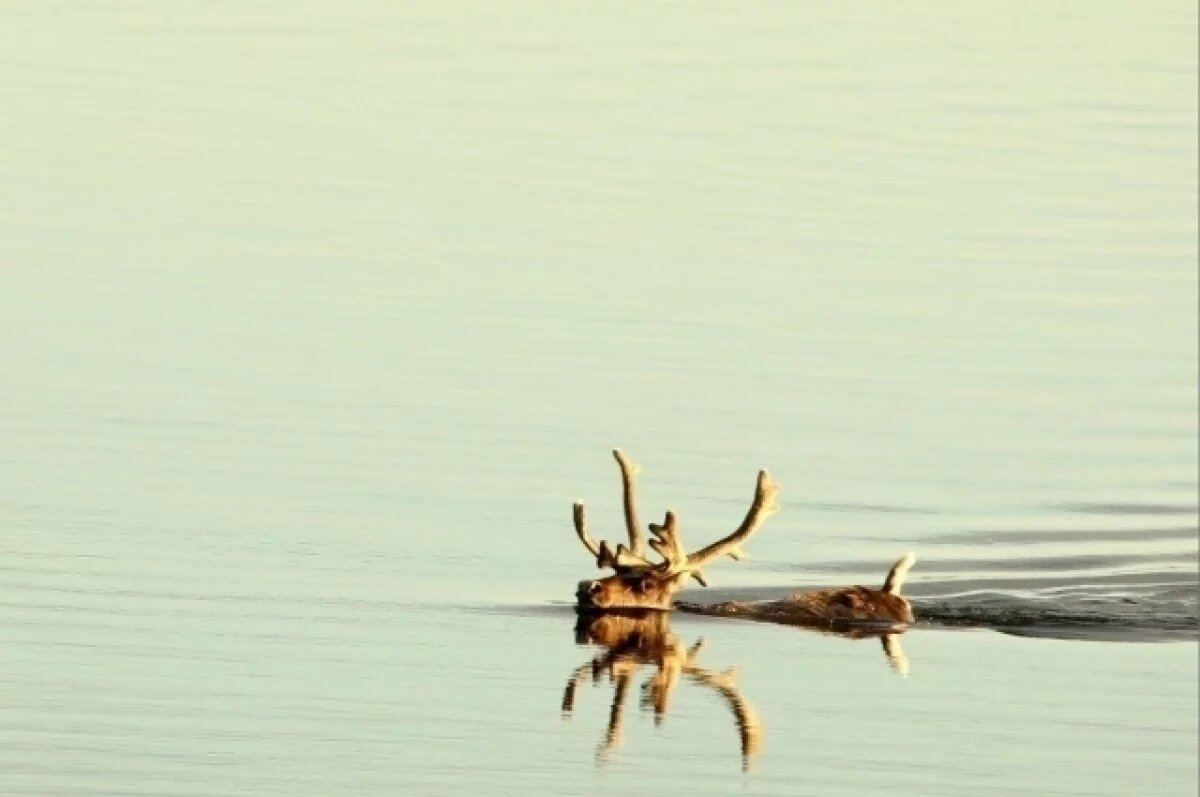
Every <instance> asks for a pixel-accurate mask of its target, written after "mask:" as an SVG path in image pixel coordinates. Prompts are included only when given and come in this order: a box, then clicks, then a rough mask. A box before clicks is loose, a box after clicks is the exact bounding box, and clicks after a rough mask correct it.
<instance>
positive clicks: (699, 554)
mask: <svg viewBox="0 0 1200 797" xmlns="http://www.w3.org/2000/svg"><path fill="white" fill-rule="evenodd" d="M778 495H779V485H778V484H775V483H774V482H772V481H771V474H769V473H767V471H765V470H760V471H759V472H758V484H757V486H756V487H755V490H754V501H753V503H751V504H750V510H749V511H748V512H747V513H746V518H745V520H743V521H742V525H740V526H738V529H737V531H735V532H733V533H732V534H730V535H729V536H728V537H725V538H723V539H720V540H717V541H716V542H714V543H712V544H711V545H707V546H705V547H703V548H701V549H700V550H698V551H696V552H695V553H693V554H691V555H690V556H688V557H687V564H686V567H687V569H689V570H695V569H698V568H701V567H703V566H704V565H706V564H708V563H709V562H711V561H712V560H714V559H716V558H718V557H720V556H724V555H725V554H729V555H730V556H732V557H733V558H735V559H740V558H743V557H744V556H745V554H744V553H743V552H742V551H741V549H740V548H739V546H740V545H741V544H742V543H744V542H745V541H746V540H748V539H749V538H750V536H751V535H752V534H754V532H756V531H758V528H759V527H760V526H761V525H762V524H763V521H765V520H766V519H767V518H768V517H770V516H771V515H773V514H774V513H775V512H777V511H779V505H778V504H777V503H776V502H775V499H776V497H777V496H778Z"/></svg>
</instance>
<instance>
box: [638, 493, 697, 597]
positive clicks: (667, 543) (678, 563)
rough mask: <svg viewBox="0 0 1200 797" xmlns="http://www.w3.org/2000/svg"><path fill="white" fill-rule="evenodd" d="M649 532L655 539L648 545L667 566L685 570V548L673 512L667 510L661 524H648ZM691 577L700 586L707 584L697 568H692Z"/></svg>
mask: <svg viewBox="0 0 1200 797" xmlns="http://www.w3.org/2000/svg"><path fill="white" fill-rule="evenodd" d="M650 533H651V534H653V535H654V537H655V539H653V540H650V547H651V548H653V549H654V550H655V551H657V552H658V555H659V556H661V557H662V558H663V560H664V561H665V562H666V564H667V567H668V568H670V569H671V571H672V572H674V571H677V570H678V571H683V570H687V569H688V568H687V559H688V555H687V550H686V549H685V548H684V547H683V542H682V541H681V540H680V538H679V528H678V523H677V522H676V518H675V513H674V512H672V511H671V510H669V509H668V510H667V514H666V517H665V518H663V522H662V525H661V526H660V525H659V524H657V523H651V524H650ZM689 575H691V577H692V578H694V579H696V581H697V582H698V583H699V584H700V586H702V587H707V586H708V581H706V580H705V578H704V574H703V573H701V572H700V570H699V569H698V568H696V569H693V570H692V571H691V573H690V574H689Z"/></svg>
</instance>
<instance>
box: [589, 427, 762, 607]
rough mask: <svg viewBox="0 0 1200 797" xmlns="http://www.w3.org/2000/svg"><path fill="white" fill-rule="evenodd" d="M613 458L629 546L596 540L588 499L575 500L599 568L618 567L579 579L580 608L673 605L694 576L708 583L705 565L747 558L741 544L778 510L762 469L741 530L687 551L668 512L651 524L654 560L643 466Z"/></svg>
mask: <svg viewBox="0 0 1200 797" xmlns="http://www.w3.org/2000/svg"><path fill="white" fill-rule="evenodd" d="M613 456H614V457H615V458H616V460H617V464H618V465H619V466H620V468H621V484H622V492H623V494H624V508H625V529H626V532H627V533H628V535H629V547H625V546H624V545H620V544H618V545H617V547H616V549H615V550H613V549H612V548H609V546H608V543H607V542H605V541H601V542H600V543H599V544H597V543H596V541H595V540H594V539H592V536H591V535H590V534H589V533H588V528H587V516H586V514H585V512H584V507H583V502H582V501H576V502H575V511H574V518H575V533H576V534H577V535H578V536H579V541H580V542H582V543H583V547H584V548H586V549H587V550H588V552H589V553H590V554H592V555H593V556H594V557H596V566H597V567H600V568H611V569H612V570H613V575H611V576H608V577H606V578H601V579H596V580H587V581H581V582H579V587H578V589H577V590H576V593H575V597H576V605H577V606H578V608H580V609H584V610H609V609H663V610H666V609H670V608H671V603H672V601H673V600H674V597H675V593H677V592H679V590H681V589H682V588H683V586H684V584H686V583H687V581H688V579H689V578H690V579H695V580H696V581H697V582H698V583H699V584H700V585H701V586H708V582H707V581H706V580H705V577H704V574H703V572H701V568H702V567H704V566H705V565H707V564H709V563H710V562H712V561H714V560H716V559H719V558H720V557H722V556H726V555H728V556H729V557H731V558H733V559H743V558H745V554H743V553H742V550H741V545H742V544H743V543H744V542H745V541H746V540H748V539H749V538H750V536H751V535H752V534H754V532H756V531H758V529H759V527H760V526H761V525H762V524H763V522H764V521H765V520H766V519H767V518H768V517H770V516H771V515H772V514H774V513H775V512H776V511H778V509H779V506H778V504H776V502H775V498H776V496H777V495H778V494H779V485H777V484H775V483H774V482H772V481H771V475H770V474H769V473H767V472H766V471H765V470H763V471H759V474H758V483H757V485H756V486H755V490H754V500H753V502H752V503H751V504H750V509H749V511H748V512H747V513H746V517H745V519H744V520H743V521H742V524H741V525H740V526H738V528H737V530H735V531H734V532H733V533H732V534H730V535H729V536H728V537H724V538H722V539H720V540H717V541H716V542H714V543H712V544H710V545H707V546H705V547H703V548H701V549H699V550H698V551H695V552H693V553H688V552H687V550H686V549H685V548H684V547H683V542H682V541H681V539H680V534H679V522H678V520H677V518H676V517H675V513H674V512H670V511H668V512H667V514H666V517H665V518H664V520H663V522H662V524H661V525H659V524H656V523H651V524H650V525H649V529H650V533H651V535H652V539H651V540H650V541H649V545H650V547H651V548H653V549H654V551H655V552H656V553H657V554H658V555H659V557H660V558H661V561H659V562H651V561H650V560H648V559H647V558H646V551H645V548H644V547H643V543H642V532H641V524H640V522H639V520H638V516H637V499H636V494H635V491H636V484H635V479H636V476H637V473H638V470H639V468H638V466H637V465H636V464H635V463H634V462H632V461H631V460H630V459H629V458H628V457H626V456H625V454H624V452H622V451H621V450H620V449H616V450H615V451H613Z"/></svg>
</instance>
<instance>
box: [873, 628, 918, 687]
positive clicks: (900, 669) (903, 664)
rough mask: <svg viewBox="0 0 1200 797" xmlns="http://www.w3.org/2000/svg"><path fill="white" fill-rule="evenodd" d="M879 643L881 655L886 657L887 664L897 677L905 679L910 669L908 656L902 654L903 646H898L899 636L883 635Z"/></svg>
mask: <svg viewBox="0 0 1200 797" xmlns="http://www.w3.org/2000/svg"><path fill="white" fill-rule="evenodd" d="M879 641H880V642H881V643H882V644H883V655H885V656H887V660H888V664H890V665H891V667H892V669H893V670H895V671H896V672H897V673H898V674H899V675H901V676H903V677H905V678H907V677H908V673H909V671H910V670H911V669H912V668H911V665H910V662H909V660H908V656H907V655H905V653H904V646H903V645H901V644H900V635H899V634H884V635H883V636H881V637H880V638H879Z"/></svg>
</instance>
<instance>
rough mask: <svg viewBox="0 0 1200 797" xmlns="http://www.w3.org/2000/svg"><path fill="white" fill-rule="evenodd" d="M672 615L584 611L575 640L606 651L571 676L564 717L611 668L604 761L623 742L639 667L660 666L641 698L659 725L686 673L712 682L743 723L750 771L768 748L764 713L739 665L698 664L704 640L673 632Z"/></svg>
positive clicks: (744, 758) (739, 723)
mask: <svg viewBox="0 0 1200 797" xmlns="http://www.w3.org/2000/svg"><path fill="white" fill-rule="evenodd" d="M669 617H670V615H669V614H667V613H666V612H661V611H640V612H639V611H634V612H624V613H606V614H599V615H584V616H581V617H580V618H579V622H578V623H577V624H576V626H575V641H576V642H578V643H579V644H581V645H584V644H592V645H598V646H600V647H603V648H605V649H606V650H605V652H603V653H601V654H599V655H597V656H596V657H595V658H593V659H592V660H591V661H588V662H585V663H583V664H582V665H580V666H579V667H577V668H576V669H575V671H574V672H572V673H571V677H570V678H568V679H567V686H566V689H565V690H564V691H563V699H562V714H563V717H564V718H565V719H570V718H571V715H572V713H573V712H574V710H575V695H576V693H577V691H578V689H579V684H580V682H581V681H583V680H584V679H587V678H590V679H591V680H592V681H593V682H596V681H599V680H600V678H601V676H602V675H604V674H605V673H607V675H608V678H609V680H610V681H611V682H612V683H613V684H614V694H613V699H612V706H611V707H610V709H609V715H608V726H607V728H606V729H605V734H604V740H603V741H602V742H601V743H600V747H599V749H598V750H597V753H596V757H597V760H598V762H600V763H603V762H604V761H606V760H607V759H608V758H609V757H610V756H611V754H612V752H613V751H614V750H615V749H616V748H618V747H619V746H620V744H621V726H622V721H623V719H624V712H625V703H626V700H627V698H628V695H629V689H630V686H631V685H632V683H633V679H634V676H635V675H636V674H637V671H638V669H639V668H641V667H642V666H643V665H647V666H650V667H653V668H654V674H653V675H652V676H651V677H650V678H649V679H647V681H646V682H645V683H644V684H643V685H642V697H641V700H640V701H639V702H640V704H641V706H642V708H650V709H653V711H654V724H655V725H658V724H660V723H661V722H662V721H663V719H665V718H666V715H667V711H668V708H669V706H670V700H671V695H672V693H673V692H674V690H675V687H676V686H678V684H679V682H680V680H681V679H682V678H687V679H688V680H689V681H691V682H692V683H695V684H699V685H701V686H708V687H712V688H713V689H714V690H716V692H717V694H719V695H720V696H721V698H722V700H724V701H725V704H726V706H727V707H728V708H729V711H730V713H732V714H733V718H734V722H735V723H736V724H737V728H738V742H739V746H740V748H741V753H742V770H743V771H747V770H748V769H749V767H750V762H751V760H752V759H753V758H754V756H755V755H757V754H758V752H759V751H760V750H761V749H762V736H763V730H762V722H761V721H760V720H759V717H758V712H756V711H755V710H754V708H753V706H751V705H750V704H749V703H747V702H746V699H745V698H744V697H743V696H742V693H741V690H740V689H739V688H738V686H737V684H736V682H735V677H736V671H735V670H732V669H730V670H724V671H721V672H715V671H713V670H709V669H707V668H704V667H701V666H699V665H698V664H696V658H697V657H698V656H699V655H700V651H701V649H702V648H703V647H704V640H703V639H701V640H698V641H697V642H696V643H695V644H693V645H691V646H690V647H688V646H685V645H684V644H683V642H682V641H681V640H680V639H679V637H678V636H676V635H675V634H673V633H672V632H671V628H670V624H669Z"/></svg>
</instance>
